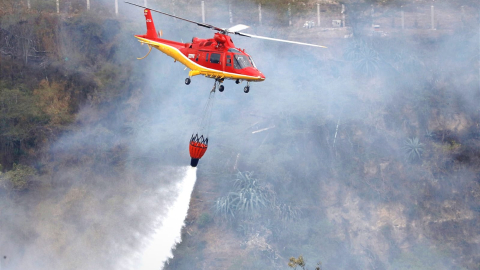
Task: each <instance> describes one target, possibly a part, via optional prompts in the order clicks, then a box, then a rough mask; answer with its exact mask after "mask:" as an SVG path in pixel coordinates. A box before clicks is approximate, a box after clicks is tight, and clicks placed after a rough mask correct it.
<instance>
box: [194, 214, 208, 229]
mask: <svg viewBox="0 0 480 270" xmlns="http://www.w3.org/2000/svg"><path fill="white" fill-rule="evenodd" d="M211 223H212V216H210V214H208V213H203V214H202V215H200V218H198V222H197V225H198V227H199V228H205V227H207V226H208V225H210V224H211Z"/></svg>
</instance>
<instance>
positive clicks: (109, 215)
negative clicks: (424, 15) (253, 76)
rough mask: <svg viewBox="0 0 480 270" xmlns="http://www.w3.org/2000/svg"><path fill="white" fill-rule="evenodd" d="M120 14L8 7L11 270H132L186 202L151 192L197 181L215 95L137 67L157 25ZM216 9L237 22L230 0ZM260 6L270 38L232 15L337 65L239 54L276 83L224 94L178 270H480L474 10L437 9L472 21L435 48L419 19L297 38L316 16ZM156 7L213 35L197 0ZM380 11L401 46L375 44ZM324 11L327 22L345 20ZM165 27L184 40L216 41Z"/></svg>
mask: <svg viewBox="0 0 480 270" xmlns="http://www.w3.org/2000/svg"><path fill="white" fill-rule="evenodd" d="M111 2H112V1H104V2H97V3H95V4H94V3H92V8H91V10H89V11H88V10H86V8H85V7H84V3H83V1H69V2H68V3H69V4H68V5H64V6H62V12H61V13H60V14H56V13H55V7H54V5H52V3H50V2H49V1H33V0H32V8H30V9H28V8H27V6H26V4H25V3H23V2H18V1H3V2H2V3H0V16H1V19H0V91H1V93H0V111H1V114H0V127H1V130H0V164H1V168H0V171H1V173H0V213H1V215H0V229H1V231H2V232H4V233H2V234H1V235H0V255H2V256H3V259H1V258H0V260H2V261H1V264H0V266H1V267H2V269H3V268H6V269H93V268H97V269H122V266H119V265H118V262H119V261H120V259H121V258H124V257H128V256H129V254H131V252H132V250H135V249H136V248H137V247H138V246H139V240H138V235H142V234H146V233H148V232H149V231H150V230H151V228H150V227H149V226H148V224H149V222H150V221H151V220H153V219H154V218H155V216H156V215H160V214H161V213H162V212H163V211H164V209H163V208H162V205H163V204H166V202H167V201H168V200H170V199H171V198H169V197H168V196H165V197H162V198H156V197H155V193H154V191H155V190H157V189H158V188H161V187H162V186H168V185H169V184H171V183H175V181H177V180H178V175H177V174H178V172H177V171H176V170H174V169H172V168H175V167H178V166H185V165H188V161H189V156H188V152H187V142H188V139H189V137H190V133H191V132H192V130H193V129H194V128H195V125H196V124H197V122H198V121H199V120H200V119H199V111H201V109H202V107H203V105H204V103H205V102H206V99H207V96H208V91H209V90H210V89H211V83H212V82H211V81H209V80H207V79H205V78H200V77H195V78H194V79H193V82H192V85H190V86H185V85H184V84H183V79H184V77H185V76H186V73H185V72H186V71H184V70H183V67H182V66H181V65H179V64H178V63H177V64H174V63H173V61H171V59H170V58H168V57H167V56H164V55H161V54H160V53H158V52H152V54H151V55H150V56H149V57H148V58H146V59H145V60H142V61H138V60H136V59H135V58H136V57H141V56H143V55H144V54H145V53H146V52H147V51H146V48H145V47H141V46H139V44H137V43H138V42H136V41H135V39H134V38H133V35H134V34H139V33H143V32H144V31H145V30H144V18H143V14H142V12H141V10H137V9H134V10H132V12H128V10H129V9H127V7H125V6H124V5H121V6H120V11H119V14H118V15H115V14H114V12H113V11H114V9H113V8H112V3H111ZM206 3H207V5H210V7H212V6H213V7H212V8H211V9H210V8H209V9H208V12H207V18H211V20H212V23H215V24H219V25H225V24H228V22H229V17H228V14H226V13H224V12H221V11H225V10H227V9H228V3H227V2H223V1H212V2H208V1H206ZM261 3H262V10H263V11H264V12H265V14H264V17H263V19H264V21H263V24H262V25H258V24H257V22H258V21H257V17H255V16H256V15H255V16H254V15H252V14H254V13H253V11H252V10H256V9H257V5H258V2H235V3H233V4H232V5H233V7H234V8H233V10H234V14H233V20H234V23H245V24H249V25H252V29H251V31H252V33H259V34H262V35H270V36H274V37H279V38H295V39H297V38H298V39H305V40H310V41H311V42H316V43H319V44H325V45H327V46H328V47H329V49H328V50H318V49H313V48H299V47H294V46H291V45H286V44H272V43H267V42H263V41H251V40H249V39H241V38H239V37H234V42H235V44H236V45H237V46H238V47H240V48H246V50H247V52H248V53H250V54H251V55H252V56H253V58H254V59H255V61H256V64H257V65H258V66H259V68H260V69H261V70H262V71H263V72H264V73H265V74H266V75H267V80H266V81H265V82H263V83H261V84H254V85H252V90H251V92H250V93H249V94H244V93H243V92H242V91H241V90H242V87H240V86H237V85H235V84H234V83H233V82H227V83H226V84H225V85H226V90H225V92H223V93H217V95H216V101H215V107H214V111H213V119H212V127H211V130H210V138H211V139H210V142H211V143H210V146H209V150H208V151H207V154H206V155H205V157H204V158H202V160H201V161H200V165H199V168H198V175H197V177H198V179H197V183H196V186H195V189H194V191H193V194H192V198H191V202H190V210H189V214H188V217H187V219H186V226H185V228H184V230H183V237H182V238H183V241H182V243H180V244H179V245H178V246H177V248H176V249H175V250H174V252H173V254H174V258H173V259H172V260H170V262H169V264H168V265H166V266H165V269H287V268H289V266H288V262H289V259H290V258H291V257H295V258H296V257H298V256H300V255H302V256H303V257H304V258H305V260H306V263H307V266H306V268H308V269H313V268H314V267H315V266H316V265H317V263H318V262H321V269H478V268H479V267H480V257H479V255H478V254H480V252H479V250H480V249H479V248H480V234H479V230H480V229H479V227H478V225H476V224H478V223H479V222H480V220H479V219H480V171H479V170H480V169H479V168H480V166H479V165H480V164H479V163H480V154H479V153H480V152H479V151H480V148H479V147H480V111H479V107H478V100H479V98H480V78H479V75H480V73H479V70H480V66H479V57H480V55H479V39H480V37H479V28H478V25H479V17H478V8H479V7H478V3H476V2H475V1H465V2H462V3H460V2H449V1H442V2H439V4H443V7H442V8H443V9H442V11H441V12H443V13H442V14H443V16H445V17H448V16H447V15H450V17H452V18H453V17H455V16H454V15H452V14H456V13H457V12H458V10H459V8H460V6H461V5H465V6H467V8H466V9H465V10H466V11H465V16H464V17H463V18H462V20H460V21H459V20H457V18H458V17H455V19H452V21H455V23H448V27H447V26H444V27H443V30H442V26H441V27H439V29H438V30H435V32H433V31H429V30H428V27H429V26H428V20H426V22H425V24H423V23H422V19H419V20H418V23H417V25H415V24H411V25H409V26H408V28H409V29H407V30H406V31H401V29H399V25H398V23H397V24H395V25H394V27H391V24H390V26H389V27H390V28H391V29H390V30H387V29H384V28H387V26H385V25H388V24H389V23H388V22H391V17H388V16H387V15H385V14H397V15H398V11H399V10H398V9H397V8H398V5H399V4H398V3H394V2H393V1H382V2H375V1H370V2H353V1H352V2H346V3H344V4H345V5H346V6H347V27H348V29H339V30H331V31H345V33H346V34H347V35H349V36H348V37H347V38H345V36H344V35H343V34H341V35H338V36H335V35H329V34H326V35H322V33H323V32H325V31H323V30H322V29H316V28H314V29H303V28H301V25H302V23H303V22H304V20H306V18H310V17H311V16H310V17H309V16H307V15H305V16H301V15H302V14H305V12H307V11H305V10H306V9H307V8H308V10H312V7H313V8H314V7H315V6H314V3H313V2H312V3H309V2H305V3H303V4H302V3H296V2H292V4H291V5H290V6H291V8H292V11H291V12H292V17H293V18H294V22H293V26H288V21H286V20H285V17H286V16H285V7H286V6H288V5H287V4H288V3H286V2H282V1H263V2H261ZM149 4H151V5H152V6H154V5H159V6H160V7H161V8H162V9H164V10H167V11H169V12H171V11H175V12H177V14H178V15H180V16H187V17H192V18H194V19H197V20H198V18H201V17H200V16H201V15H200V12H199V9H198V7H197V6H198V5H197V4H198V3H196V2H193V1H176V2H172V3H157V2H155V1H149ZM372 4H373V5H374V6H375V8H376V9H377V10H378V11H377V13H376V15H374V19H375V20H376V22H377V23H379V24H380V25H382V31H384V32H386V33H387V35H372V34H371V33H372V31H373V30H372V29H371V17H372V16H371V14H370V13H369V10H370V7H371V5H372ZM403 4H404V7H405V6H406V7H407V8H408V7H409V6H410V7H411V6H413V5H415V4H421V5H425V4H428V3H427V2H425V3H424V2H418V1H415V2H409V1H403ZM182 6H185V7H187V8H181V7H182ZM324 6H325V7H324V9H323V11H322V12H323V13H322V15H324V16H325V18H327V17H328V16H330V17H331V18H334V17H335V16H337V15H336V14H338V10H339V9H341V6H340V3H336V2H331V3H325V4H324ZM439 9H440V8H439ZM380 10H384V11H385V12H380ZM410 10H412V9H410ZM134 11H137V13H138V14H135V13H134ZM353 11H356V12H357V14H356V15H355V16H356V17H354V15H352V14H351V13H350V14H349V13H348V12H353ZM387 11H395V12H393V13H392V12H391V13H388V12H387ZM397 15H395V16H397ZM410 15H411V14H410ZM395 16H393V17H395ZM412 16H413V15H412ZM397 18H398V17H397ZM154 19H155V23H156V25H157V28H158V29H162V30H163V33H164V37H168V38H172V39H174V40H188V39H191V37H192V36H193V35H195V36H199V37H208V36H210V35H212V33H211V32H208V31H207V30H202V29H200V30H199V29H196V28H195V27H194V26H191V25H183V24H180V23H179V22H175V21H171V20H169V19H168V18H161V17H155V18H154ZM349 20H350V21H349ZM422 25H423V26H422ZM440 25H442V24H440ZM443 25H447V24H443ZM328 27H330V26H328ZM392 29H393V30H392ZM329 31H330V30H329ZM350 34H351V36H350ZM301 41H304V40H301ZM242 196H243V197H242ZM239 198H248V199H251V201H250V202H248V201H246V200H245V202H244V203H243V204H241V203H238V201H241V200H239ZM157 199H159V200H160V201H157ZM40 247H42V248H40Z"/></svg>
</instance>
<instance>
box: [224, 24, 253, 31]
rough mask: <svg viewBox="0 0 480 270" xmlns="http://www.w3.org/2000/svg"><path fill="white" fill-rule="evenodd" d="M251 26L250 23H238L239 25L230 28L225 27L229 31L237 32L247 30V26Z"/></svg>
mask: <svg viewBox="0 0 480 270" xmlns="http://www.w3.org/2000/svg"><path fill="white" fill-rule="evenodd" d="M249 27H250V26H248V25H244V24H237V25H234V26H232V27H230V28H227V29H225V31H226V32H228V33H235V32H238V31H242V30H245V29H247V28H249Z"/></svg>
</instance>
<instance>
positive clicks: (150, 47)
mask: <svg viewBox="0 0 480 270" xmlns="http://www.w3.org/2000/svg"><path fill="white" fill-rule="evenodd" d="M148 48H149V50H148V53H147V54H146V55H145V56H144V57H141V58H138V57H137V59H138V60H142V59H145V57H147V56H148V55H149V54H150V52H151V51H152V45H150V44H148Z"/></svg>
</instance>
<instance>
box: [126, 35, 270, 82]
mask: <svg viewBox="0 0 480 270" xmlns="http://www.w3.org/2000/svg"><path fill="white" fill-rule="evenodd" d="M135 37H136V38H138V39H139V41H140V42H141V43H145V44H148V45H151V46H152V47H154V48H156V49H158V50H159V51H161V52H163V53H164V54H166V55H168V56H170V57H172V58H173V59H175V60H177V61H178V62H180V63H182V64H184V65H185V66H186V67H187V68H189V69H191V71H190V73H189V76H196V75H205V77H212V78H219V79H224V78H226V79H233V80H236V79H240V80H246V81H263V80H264V79H262V78H261V77H253V76H248V75H241V74H235V73H230V72H224V71H220V70H215V69H211V68H207V67H204V66H202V65H199V64H197V63H195V62H193V61H192V60H190V59H188V58H187V57H186V56H185V55H184V54H183V53H182V52H180V50H179V49H177V48H175V47H172V46H170V45H167V44H163V43H160V42H155V41H152V40H149V39H146V38H141V37H138V36H135Z"/></svg>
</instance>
